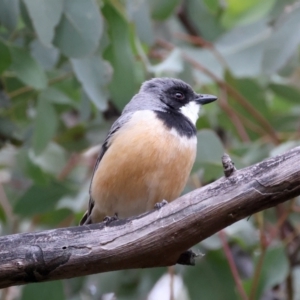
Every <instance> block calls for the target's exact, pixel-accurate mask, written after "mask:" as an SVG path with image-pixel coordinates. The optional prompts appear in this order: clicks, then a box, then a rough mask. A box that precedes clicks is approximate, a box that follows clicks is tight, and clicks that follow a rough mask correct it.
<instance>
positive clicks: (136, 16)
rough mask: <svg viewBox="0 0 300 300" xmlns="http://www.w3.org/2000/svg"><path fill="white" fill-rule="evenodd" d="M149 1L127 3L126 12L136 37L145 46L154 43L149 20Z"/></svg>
mask: <svg viewBox="0 0 300 300" xmlns="http://www.w3.org/2000/svg"><path fill="white" fill-rule="evenodd" d="M150 3H152V2H150V1H140V2H139V3H136V2H133V1H128V4H127V11H128V14H129V15H131V17H132V20H133V22H134V24H135V29H136V32H137V35H138V37H139V39H140V40H141V42H143V43H146V44H147V45H152V44H153V43H154V32H153V28H152V21H151V18H150V9H149V5H150Z"/></svg>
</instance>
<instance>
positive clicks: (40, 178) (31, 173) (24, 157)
mask: <svg viewBox="0 0 300 300" xmlns="http://www.w3.org/2000/svg"><path fill="white" fill-rule="evenodd" d="M17 163H18V166H19V167H20V169H21V170H22V172H23V173H24V175H25V176H26V177H28V178H30V179H32V180H33V181H34V183H35V184H38V185H46V184H48V183H49V181H50V180H51V179H52V176H50V175H49V174H46V173H45V172H44V171H43V170H42V168H41V167H40V166H38V165H37V164H36V163H34V162H33V161H32V160H31V159H30V157H29V156H28V150H27V149H21V150H20V151H19V153H18V160H17Z"/></svg>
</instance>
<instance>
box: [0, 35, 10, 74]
mask: <svg viewBox="0 0 300 300" xmlns="http://www.w3.org/2000/svg"><path fill="white" fill-rule="evenodd" d="M0 57H1V59H0V75H1V73H2V72H3V71H5V70H6V69H7V68H8V67H9V66H10V65H11V62H12V59H11V55H10V52H9V47H8V46H7V45H6V44H5V43H4V42H3V41H2V40H1V39H0Z"/></svg>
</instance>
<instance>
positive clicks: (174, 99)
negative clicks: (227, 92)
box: [123, 78, 217, 125]
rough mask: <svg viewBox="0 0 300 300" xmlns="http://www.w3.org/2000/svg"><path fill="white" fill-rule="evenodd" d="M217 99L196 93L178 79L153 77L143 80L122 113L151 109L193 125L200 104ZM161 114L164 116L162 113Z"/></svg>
mask: <svg viewBox="0 0 300 300" xmlns="http://www.w3.org/2000/svg"><path fill="white" fill-rule="evenodd" d="M215 100H217V97H215V96H213V95H205V94H197V93H195V92H194V91H193V89H192V88H191V86H190V85H189V84H187V83H185V82H184V81H182V80H180V79H175V78H153V79H151V80H148V81H145V82H144V83H143V85H142V86H141V88H140V91H139V93H138V94H136V95H135V96H134V97H133V98H132V100H131V101H130V102H129V103H128V104H127V106H126V107H125V108H124V111H123V113H127V112H134V111H137V110H152V111H155V112H158V114H159V115H161V114H163V113H167V114H173V115H174V116H181V117H185V118H187V119H188V120H189V121H190V122H191V123H192V124H193V125H195V123H196V121H197V119H198V115H199V111H200V108H201V105H204V104H207V103H210V102H213V101H215ZM162 116H165V115H164V114H163V115H162Z"/></svg>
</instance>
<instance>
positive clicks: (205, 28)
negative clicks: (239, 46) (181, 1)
mask: <svg viewBox="0 0 300 300" xmlns="http://www.w3.org/2000/svg"><path fill="white" fill-rule="evenodd" d="M186 12H187V15H188V18H189V22H191V24H193V26H194V28H195V30H196V31H197V32H199V34H200V35H201V37H203V38H204V39H206V40H208V41H214V40H215V39H216V38H217V37H219V36H220V35H221V33H222V32H223V31H224V29H223V26H222V25H221V23H220V22H219V20H218V17H217V16H214V15H213V14H212V13H211V12H210V11H209V10H208V8H207V7H206V5H205V3H204V2H203V0H189V1H187V2H186Z"/></svg>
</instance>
